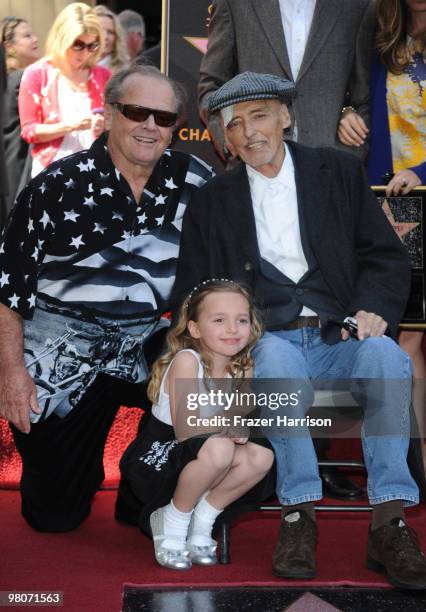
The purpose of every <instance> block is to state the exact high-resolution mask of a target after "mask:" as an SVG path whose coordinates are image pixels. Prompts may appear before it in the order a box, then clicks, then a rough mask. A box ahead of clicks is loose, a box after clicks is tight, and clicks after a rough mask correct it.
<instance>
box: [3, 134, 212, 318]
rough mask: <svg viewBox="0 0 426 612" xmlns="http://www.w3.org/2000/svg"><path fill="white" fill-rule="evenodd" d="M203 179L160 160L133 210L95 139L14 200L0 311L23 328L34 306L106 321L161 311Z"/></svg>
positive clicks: (194, 165)
mask: <svg viewBox="0 0 426 612" xmlns="http://www.w3.org/2000/svg"><path fill="white" fill-rule="evenodd" d="M211 177H212V169H211V168H210V166H208V165H206V164H205V163H204V162H202V161H201V160H199V159H198V158H196V157H194V156H190V155H187V154H185V153H181V152H176V151H166V152H165V154H164V155H163V156H162V158H161V159H160V160H159V162H158V163H157V165H156V167H155V168H154V170H153V173H152V175H151V177H150V179H149V181H148V183H147V185H146V187H145V190H144V192H143V194H142V197H141V201H140V202H136V201H135V199H134V197H133V194H132V191H131V189H130V187H129V185H128V183H127V181H126V180H125V178H124V177H123V176H122V175H121V174H120V172H119V171H118V170H117V168H115V166H114V165H113V163H112V161H111V158H110V156H109V154H108V150H107V147H106V140H105V137H101V138H99V139H98V140H96V141H95V142H94V143H93V145H92V147H91V148H90V149H89V150H87V151H82V152H80V153H76V154H74V155H70V156H69V157H66V158H63V159H61V160H59V161H57V162H54V163H53V164H51V165H50V166H49V167H48V168H46V169H45V170H44V171H43V172H41V173H40V174H39V175H38V176H37V177H35V178H34V179H33V180H32V181H31V182H30V183H29V184H28V186H27V187H26V188H25V189H24V190H23V191H22V192H21V194H20V196H19V197H18V200H17V202H16V204H15V207H14V210H13V213H12V215H11V218H10V219H9V223H8V225H7V227H6V228H5V230H4V232H3V235H2V238H1V240H0V301H1V302H2V303H3V304H5V305H6V306H8V307H9V308H11V309H12V310H13V311H15V312H17V313H18V314H20V315H21V316H22V317H23V318H24V319H32V317H33V315H34V309H35V307H36V303H37V298H38V297H40V298H43V299H44V300H46V301H48V302H49V303H52V304H56V305H63V306H65V307H66V308H67V309H70V310H73V309H75V310H77V311H82V312H86V313H87V312H89V313H91V314H92V315H94V316H107V317H109V318H120V319H123V318H127V317H129V318H133V317H138V316H143V317H149V316H151V315H152V316H153V317H156V316H158V314H161V313H162V312H164V310H165V309H167V302H168V299H169V296H170V292H171V288H172V286H173V282H174V277H175V269H176V260H177V256H178V252H179V241H180V232H181V226H182V217H183V213H184V211H185V208H186V205H187V203H188V200H189V197H190V195H191V192H192V191H193V190H194V189H196V188H197V187H200V186H201V185H203V184H204V183H205V182H206V181H207V180H208V179H209V178H211Z"/></svg>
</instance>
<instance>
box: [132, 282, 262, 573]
mask: <svg viewBox="0 0 426 612" xmlns="http://www.w3.org/2000/svg"><path fill="white" fill-rule="evenodd" d="M260 334H261V325H260V323H259V320H258V317H257V315H256V312H255V310H254V308H253V305H252V303H251V300H250V296H249V295H248V293H247V292H246V291H245V290H244V289H243V288H242V287H240V286H239V285H237V284H236V283H234V282H232V281H228V280H223V279H221V280H216V279H212V280H210V281H206V282H204V283H201V285H199V286H198V287H196V288H195V289H194V290H193V291H192V292H191V293H190V295H189V296H188V297H187V299H186V300H185V302H184V304H183V305H182V308H181V310H180V313H179V318H178V322H177V325H176V326H175V327H174V328H173V329H172V330H171V331H170V332H169V334H168V337H167V344H168V350H167V352H166V353H165V355H163V356H162V357H161V358H160V359H159V360H158V361H157V362H156V363H155V364H154V366H153V370H152V378H151V381H150V384H149V387H148V395H149V398H150V399H151V401H152V402H153V404H154V405H153V407H152V416H151V418H150V420H149V422H148V425H147V427H145V426H143V427H142V430H141V438H142V439H143V440H142V443H141V438H139V439H137V440H136V441H135V442H134V443H132V445H131V446H130V447H129V449H128V450H127V451H126V453H125V455H124V456H123V459H122V462H121V464H120V465H121V469H122V475H123V478H125V479H126V481H127V483H128V484H129V485H130V487H131V489H132V493H133V494H134V495H135V497H136V498H137V499H138V501H139V502H142V504H143V510H142V513H141V515H140V518H139V524H140V525H141V526H142V527H143V524H144V522H145V521H146V519H147V518H148V516H149V521H150V526H151V531H152V536H153V540H154V548H155V558H156V560H157V561H158V563H159V564H160V565H163V566H165V567H169V568H172V569H188V568H190V567H191V565H192V564H193V563H197V564H200V565H212V564H214V563H216V562H217V558H216V546H217V544H216V542H215V540H213V539H212V538H211V532H212V528H213V524H214V522H215V520H216V518H217V517H218V516H219V514H220V513H221V512H222V511H223V509H224V508H225V507H226V506H228V505H229V504H231V503H232V502H234V501H236V500H237V499H239V498H241V497H242V496H243V495H244V494H245V493H247V492H248V491H249V490H250V489H252V488H253V487H254V485H256V484H257V483H259V482H260V481H262V480H263V479H264V477H265V475H266V474H267V473H268V471H269V470H270V468H271V466H272V464H273V460H274V455H273V452H272V450H271V447H270V446H269V443H268V442H267V441H266V440H257V441H256V442H252V441H247V438H241V437H232V436H233V434H232V433H228V436H226V435H225V434H223V433H222V434H211V435H203V436H202V437H191V438H188V437H187V438H186V439H179V441H178V440H176V424H177V421H178V410H179V409H181V408H182V407H186V398H187V394H184V393H183V391H182V389H180V382H181V381H182V380H183V379H186V380H187V382H188V388H191V385H193V390H194V385H195V390H196V391H199V392H201V391H202V390H204V391H206V390H208V389H209V388H211V386H209V380H208V379H210V378H215V379H224V378H231V377H232V378H243V377H248V376H250V375H251V367H252V360H251V357H250V349H251V348H252V347H253V345H254V344H255V342H256V341H257V340H258V338H259V336H260ZM200 379H201V380H200ZM197 381H198V382H197ZM210 382H211V381H210ZM179 389H180V390H179ZM201 410H202V409H200V412H201ZM186 414H190V413H186ZM211 414H212V413H211V412H210V415H211ZM201 416H202V414H201ZM174 426H175V429H173V427H174ZM152 440H155V442H152ZM132 446H133V447H132ZM259 501H260V500H259ZM167 502H168V503H167ZM164 504H167V505H164Z"/></svg>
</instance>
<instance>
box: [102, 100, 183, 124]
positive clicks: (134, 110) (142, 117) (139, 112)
mask: <svg viewBox="0 0 426 612" xmlns="http://www.w3.org/2000/svg"><path fill="white" fill-rule="evenodd" d="M111 106H115V107H116V108H118V110H119V111H120V113H122V114H123V115H124V116H125V117H126V119H130V120H131V121H136V122H137V123H141V122H142V121H146V120H147V119H148V117H149V116H150V115H153V117H154V121H155V123H156V124H157V125H159V126H160V127H172V125H174V124H175V123H176V119H177V113H172V112H170V111H164V110H157V109H155V108H147V107H145V106H137V105H136V104H121V103H120V102H112V103H111Z"/></svg>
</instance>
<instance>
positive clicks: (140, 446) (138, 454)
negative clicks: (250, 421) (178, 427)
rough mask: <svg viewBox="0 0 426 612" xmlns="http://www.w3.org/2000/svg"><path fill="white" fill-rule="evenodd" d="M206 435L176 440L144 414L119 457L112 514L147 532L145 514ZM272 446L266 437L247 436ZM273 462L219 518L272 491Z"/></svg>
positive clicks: (251, 506) (166, 496) (166, 497)
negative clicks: (119, 478) (116, 489)
mask: <svg viewBox="0 0 426 612" xmlns="http://www.w3.org/2000/svg"><path fill="white" fill-rule="evenodd" d="M207 438H208V436H203V437H194V438H188V439H187V440H184V441H183V442H178V441H177V440H176V439H175V437H174V431H173V427H172V426H171V425H167V424H166V423H163V422H162V421H159V420H158V419H157V418H155V417H154V416H153V415H151V414H148V413H146V414H144V415H143V417H142V420H141V423H140V425H139V433H138V436H137V437H136V438H135V440H133V442H132V443H131V444H130V445H129V446H128V448H127V450H126V452H125V453H124V455H123V457H122V458H121V461H120V471H121V483H120V489H119V494H118V499H117V505H116V518H117V519H119V520H124V521H126V522H128V523H133V524H138V525H139V527H140V528H141V530H142V531H144V532H145V533H147V534H148V535H151V532H150V527H149V516H150V514H151V513H152V512H154V510H156V509H157V508H161V507H162V506H165V505H166V504H168V503H169V502H170V500H171V499H172V497H173V493H174V491H175V489H176V485H177V481H178V478H179V474H180V473H181V471H182V470H183V468H184V467H185V465H186V464H187V463H189V462H190V461H193V460H194V459H196V457H197V455H198V452H199V450H200V448H201V447H202V446H203V444H204V442H205V441H206V440H207ZM250 442H254V443H255V444H259V445H260V446H264V447H266V448H269V449H270V450H272V446H271V445H270V444H269V442H268V441H267V440H266V439H250ZM275 480H276V472H275V462H274V466H273V467H272V468H271V470H270V471H269V473H268V474H267V475H266V476H265V477H264V478H263V480H261V481H260V482H258V483H257V484H256V485H255V486H254V487H253V488H252V489H251V490H250V491H248V492H247V493H245V494H244V495H243V496H242V497H240V499H238V500H236V501H235V502H233V503H232V504H230V505H229V506H228V507H227V508H226V510H225V511H224V512H223V513H222V514H221V515H219V519H220V522H222V521H223V520H225V519H230V518H233V517H235V516H236V515H237V514H238V513H240V512H243V511H249V510H255V509H256V508H257V507H258V506H259V505H260V503H261V502H262V501H264V500H265V499H268V498H270V497H271V496H272V495H273V494H274V492H275Z"/></svg>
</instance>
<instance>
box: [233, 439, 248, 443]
mask: <svg viewBox="0 0 426 612" xmlns="http://www.w3.org/2000/svg"><path fill="white" fill-rule="evenodd" d="M231 440H232V442H234V444H246V443H247V442H248V438H231Z"/></svg>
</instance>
